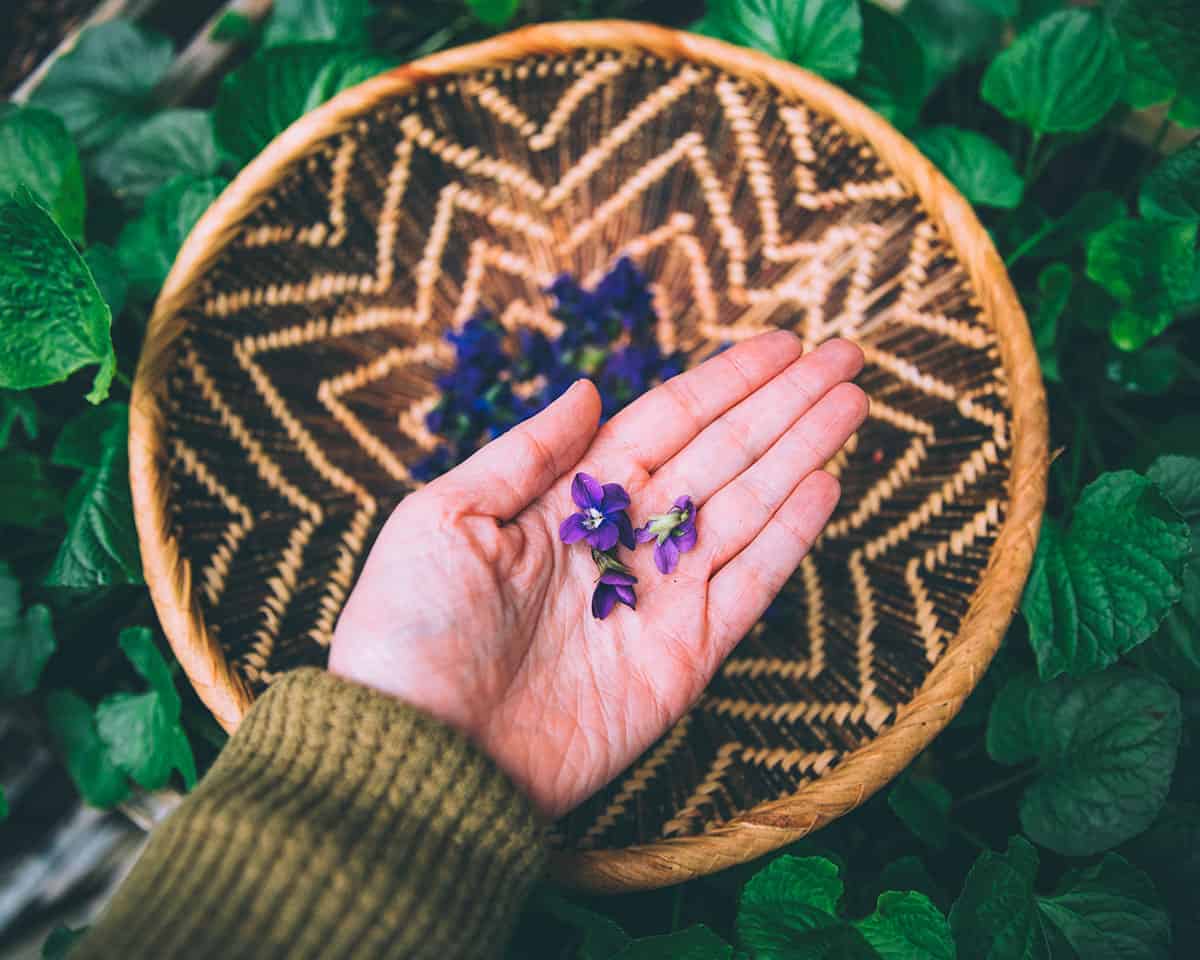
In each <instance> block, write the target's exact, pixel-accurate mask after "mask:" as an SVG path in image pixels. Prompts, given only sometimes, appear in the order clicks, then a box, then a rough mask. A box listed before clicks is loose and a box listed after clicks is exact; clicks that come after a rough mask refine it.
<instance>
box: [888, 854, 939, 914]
mask: <svg viewBox="0 0 1200 960" xmlns="http://www.w3.org/2000/svg"><path fill="white" fill-rule="evenodd" d="M879 886H880V888H881V889H883V890H914V891H916V892H917V893H923V894H925V896H927V897H928V898H929V899H930V900H931V901H933V903H935V904H941V903H944V902H947V901H948V898H947V896H946V892H945V891H944V890H943V889H942V888H941V887H940V886H939V885H938V882H937V881H936V880H934V879H933V876H932V875H931V874H930V873H929V869H928V868H927V867H926V866H925V864H924V862H923V861H922V860H921V858H920V857H914V856H911V855H910V856H907V857H900V858H899V859H898V860H893V861H892V862H891V863H889V864H886V865H885V866H884V868H883V870H881V871H880V873H879Z"/></svg>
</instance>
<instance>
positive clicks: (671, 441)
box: [594, 330, 801, 471]
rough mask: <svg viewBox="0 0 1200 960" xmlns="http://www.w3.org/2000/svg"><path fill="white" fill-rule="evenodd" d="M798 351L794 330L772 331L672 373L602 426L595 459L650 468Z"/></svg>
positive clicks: (798, 346) (799, 345)
mask: <svg viewBox="0 0 1200 960" xmlns="http://www.w3.org/2000/svg"><path fill="white" fill-rule="evenodd" d="M800 351H801V344H800V339H799V338H798V337H797V336H796V335H795V334H794V333H791V332H789V331H787V330H774V331H772V332H770V333H764V334H762V335H760V336H757V337H754V338H752V339H750V340H745V341H743V342H742V343H739V344H737V345H735V346H733V347H730V348H729V349H728V350H726V351H724V352H722V353H720V354H718V355H717V356H715V357H713V358H712V359H711V360H706V361H705V362H704V363H702V364H700V366H698V367H693V368H692V369H691V370H688V371H685V372H684V373H681V374H679V375H678V376H676V377H672V378H671V379H670V380H668V381H667V382H666V383H664V384H663V385H662V386H660V387H655V388H654V389H653V390H651V391H650V392H649V393H647V394H646V395H645V396H643V397H641V398H639V399H638V400H636V401H634V402H633V403H632V404H630V405H629V406H628V407H627V408H626V409H625V410H623V411H622V412H621V413H619V414H618V415H617V416H615V417H613V419H612V420H611V421H609V422H608V423H607V424H605V426H604V429H603V430H601V431H600V435H599V436H598V437H597V438H596V449H595V451H594V452H595V455H596V457H597V459H604V458H606V457H607V458H609V459H612V458H618V459H621V460H623V461H625V462H627V463H628V462H629V461H632V463H633V465H634V466H636V467H640V468H641V469H643V470H646V471H652V470H654V469H655V468H657V467H658V466H659V465H660V464H663V463H665V462H666V461H667V460H668V459H670V458H671V457H672V456H674V454H675V453H676V452H677V451H679V450H681V449H682V448H683V447H684V445H685V444H687V443H688V441H690V440H691V439H692V438H693V437H695V436H696V434H698V433H699V432H700V431H701V430H703V429H704V428H705V427H707V426H708V425H709V424H710V423H711V422H712V421H713V420H714V419H715V418H716V417H718V416H720V415H721V414H722V413H724V412H725V411H726V410H728V409H729V408H730V407H732V406H733V405H734V404H736V403H738V402H739V401H741V400H743V399H745V398H746V397H748V396H749V395H750V394H751V393H753V392H754V391H755V390H757V389H758V388H759V387H761V386H762V385H763V384H764V383H766V382H767V381H768V380H770V379H771V378H772V377H774V376H775V374H777V373H779V371H780V370H782V369H784V367H786V366H787V365H788V364H789V363H791V362H792V361H793V360H795V359H796V358H797V357H798V356H800Z"/></svg>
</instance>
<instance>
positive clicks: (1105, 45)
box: [982, 10, 1125, 133]
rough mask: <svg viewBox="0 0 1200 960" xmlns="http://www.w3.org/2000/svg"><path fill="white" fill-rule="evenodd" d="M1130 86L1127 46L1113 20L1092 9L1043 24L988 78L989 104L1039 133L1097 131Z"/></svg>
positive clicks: (1011, 50)
mask: <svg viewBox="0 0 1200 960" xmlns="http://www.w3.org/2000/svg"><path fill="white" fill-rule="evenodd" d="M1124 84H1125V62H1124V58H1123V56H1122V54H1121V46H1120V44H1119V43H1118V41H1117V37H1116V34H1115V33H1114V32H1113V29H1112V27H1111V26H1110V25H1109V23H1108V21H1107V20H1106V19H1105V18H1104V17H1103V16H1101V15H1100V14H1099V13H1096V12H1094V11H1088V10H1064V11H1061V12H1060V13H1054V14H1051V15H1050V16H1048V17H1045V18H1043V19H1042V20H1039V21H1038V22H1037V23H1035V24H1034V25H1033V26H1032V27H1031V28H1030V29H1029V30H1028V31H1026V32H1025V33H1022V34H1021V35H1020V36H1019V37H1017V39H1016V41H1015V42H1014V43H1013V45H1012V46H1011V47H1009V48H1008V49H1007V50H1005V51H1004V52H1003V53H1001V54H999V55H998V56H997V57H996V59H995V60H993V61H992V64H991V66H989V67H988V70H987V73H985V74H984V76H983V90H982V92H983V99H984V100H986V101H987V102H988V103H990V104H991V105H992V106H994V107H995V108H996V109H997V110H999V111H1000V112H1001V113H1003V114H1004V115H1005V116H1007V117H1009V118H1011V119H1013V120H1017V121H1019V122H1020V123H1023V124H1025V125H1026V126H1028V127H1032V128H1033V129H1034V130H1035V131H1037V132H1038V133H1056V132H1062V131H1069V130H1074V131H1081V130H1086V129H1088V128H1089V127H1092V126H1094V125H1095V124H1096V123H1098V122H1099V121H1100V119H1101V118H1102V117H1103V116H1104V115H1105V114H1106V113H1108V111H1109V108H1110V107H1112V105H1113V104H1114V103H1115V102H1116V100H1117V97H1118V96H1119V95H1120V93H1121V90H1122V88H1123V87H1124Z"/></svg>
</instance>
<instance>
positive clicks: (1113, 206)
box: [0, 0, 1200, 960]
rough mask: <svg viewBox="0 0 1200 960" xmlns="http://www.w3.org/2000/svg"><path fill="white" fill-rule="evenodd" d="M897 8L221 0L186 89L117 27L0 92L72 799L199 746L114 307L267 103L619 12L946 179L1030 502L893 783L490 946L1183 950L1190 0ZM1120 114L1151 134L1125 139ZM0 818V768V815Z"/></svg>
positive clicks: (2, 408)
mask: <svg viewBox="0 0 1200 960" xmlns="http://www.w3.org/2000/svg"><path fill="white" fill-rule="evenodd" d="M888 6H889V7H895V6H897V5H896V4H889V5H888ZM901 6H903V10H902V12H901V13H900V14H898V15H897V14H895V13H894V12H890V11H889V10H886V9H884V8H883V7H882V6H877V5H875V4H873V3H869V2H867V0H710V2H709V3H708V4H707V7H706V6H705V4H704V3H703V2H700V0H695V2H690V3H686V2H685V3H673V2H669V0H563V2H551V0H455V2H446V3H428V4H404V3H393V2H385V0H277V2H276V3H275V10H274V13H273V14H272V16H271V17H270V18H269V19H268V20H267V22H266V23H265V24H255V23H253V22H251V21H248V20H245V19H244V18H239V17H237V16H236V15H230V16H227V17H225V18H223V19H222V20H221V21H220V23H219V24H218V25H217V28H216V30H215V31H214V39H217V40H219V41H221V42H225V43H229V44H232V45H234V46H235V47H236V48H237V49H236V56H235V57H234V59H233V61H232V67H231V68H230V69H229V70H228V71H227V72H226V73H225V75H224V76H223V77H221V78H219V82H216V83H214V84H211V85H210V86H209V87H207V88H203V89H201V90H200V91H199V92H198V93H197V94H196V95H194V96H193V97H192V98H191V100H190V101H189V102H188V103H185V104H183V105H174V104H173V105H170V106H166V105H164V103H163V102H162V91H163V88H164V87H163V81H164V77H167V75H168V70H169V67H170V64H171V62H172V60H173V58H174V56H175V55H176V53H177V50H176V49H175V45H174V42H173V40H172V39H171V38H170V37H168V36H166V35H164V34H160V33H157V32H155V30H154V29H153V28H151V27H148V26H146V25H139V24H133V23H127V22H123V21H115V22H111V23H108V24H105V25H102V26H98V27H93V28H91V29H89V30H87V31H86V32H85V33H84V35H83V37H82V38H81V40H80V42H79V43H78V44H77V45H76V46H75V47H74V48H73V49H72V50H71V51H70V52H69V53H68V54H67V55H65V56H64V57H63V58H62V59H61V60H59V61H58V62H57V63H56V64H55V65H54V67H53V68H52V69H51V70H50V71H49V73H48V74H47V76H46V78H45V80H44V82H43V83H42V84H41V85H40V86H39V87H38V88H37V89H36V91H35V93H34V95H33V96H32V98H31V100H30V102H29V103H28V104H26V105H23V106H17V105H15V104H5V105H4V106H3V107H0V527H3V531H2V533H3V536H2V537H0V543H2V547H0V698H3V699H4V700H6V701H9V702H10V704H11V706H12V707H13V708H14V709H17V710H20V711H22V712H23V713H24V714H25V715H26V716H27V717H28V718H30V719H31V721H32V722H33V723H36V724H38V725H40V728H41V729H42V730H43V731H44V733H45V737H46V740H47V742H49V743H50V744H52V745H53V747H54V749H55V750H56V751H57V753H58V755H59V757H60V758H61V759H62V762H63V764H64V766H65V768H66V770H67V771H68V773H69V775H70V777H71V778H72V780H73V781H74V783H75V785H76V786H77V788H78V790H79V792H80V794H81V795H82V797H83V798H84V799H85V800H86V801H87V802H89V803H92V804H96V805H98V806H105V807H107V806H112V805H114V804H117V803H119V802H120V801H121V800H123V799H124V798H126V797H127V796H129V795H130V793H131V791H134V790H138V789H147V790H153V789H157V788H159V787H162V786H164V785H168V784H169V785H172V786H174V787H176V788H179V789H187V788H189V787H190V786H191V785H192V783H194V781H195V779H196V777H197V774H198V773H199V772H202V771H203V770H204V769H205V768H206V767H207V766H208V764H209V763H211V761H212V759H213V757H214V756H215V754H216V752H217V750H218V749H219V748H220V745H221V744H222V742H223V735H222V734H221V733H220V731H219V730H218V729H217V728H216V725H215V724H214V723H213V721H212V720H211V718H210V717H209V716H208V715H207V713H206V712H205V711H204V710H203V709H202V708H201V707H200V705H199V704H198V702H197V701H196V698H195V696H194V694H193V693H192V691H191V690H190V688H189V687H188V685H187V684H186V682H185V681H184V679H183V677H182V674H181V671H180V670H179V667H178V665H177V664H176V662H175V661H174V660H173V658H172V657H171V656H170V654H169V652H168V651H167V648H166V646H165V644H164V643H163V641H162V637H161V635H160V633H159V631H158V628H157V625H156V621H155V618H154V613H153V608H152V606H151V604H150V603H149V599H148V596H147V593H146V589H145V586H144V584H143V582H142V575H141V560H140V557H139V554H138V545H137V538H136V533H135V531H134V527H133V516H132V507H131V502H130V494H129V488H128V476H127V474H128V464H127V460H126V453H125V446H126V439H127V432H128V426H127V422H128V400H129V387H130V379H131V376H132V373H133V369H134V365H135V363H136V358H137V355H138V351H139V348H140V344H141V338H142V334H143V331H144V328H145V323H146V319H147V316H148V313H149V310H150V307H151V305H152V303H153V300H154V298H155V296H156V295H157V292H158V290H159V288H160V287H161V285H162V283H163V281H164V279H165V277H166V275H167V273H168V271H169V270H170V267H171V264H172V262H173V259H174V257H175V254H176V252H177V251H178V249H179V247H180V245H181V244H182V243H183V240H184V239H185V237H186V236H187V234H188V232H189V231H190V229H191V228H192V226H193V225H194V224H195V223H196V221H197V220H198V218H199V217H200V216H201V215H202V214H203V212H204V211H205V209H207V208H208V206H209V205H210V204H211V203H212V202H213V201H214V200H215V198H216V197H217V196H218V195H219V194H220V192H221V191H222V190H223V189H224V187H225V185H226V184H227V183H228V182H229V180H230V178H231V177H233V176H234V175H235V174H236V173H237V172H238V170H239V169H240V168H241V167H242V166H243V165H245V164H246V163H248V162H249V161H251V160H252V159H253V158H254V157H255V156H256V155H257V154H258V152H259V151H260V150H261V149H262V148H263V146H265V145H266V144H267V143H268V142H269V141H270V140H271V139H272V138H273V137H274V136H276V135H277V134H279V133H280V132H281V131H282V130H283V129H284V128H285V127H286V126H287V125H288V124H289V123H291V122H292V121H293V120H295V119H296V118H297V117H299V116H300V115H302V114H303V113H305V112H306V111H308V110H311V109H312V108H313V107H315V106H317V105H318V104H320V103H321V102H323V101H324V100H326V99H328V98H329V97H331V96H333V95H334V94H335V93H337V92H338V91H339V90H342V89H344V88H346V87H347V86H350V85H353V84H355V83H357V82H359V81H360V80H362V79H365V78H366V77H368V76H370V75H372V74H374V73H376V72H378V71H380V70H384V69H387V68H388V67H390V66H392V65H395V64H398V63H403V62H406V61H408V60H411V59H414V58H415V57H418V56H421V55H424V54H427V53H429V52H432V51H434V50H437V49H441V48H444V47H447V46H450V45H454V44H457V43H462V42H469V41H472V40H477V39H480V38H483V37H486V36H488V35H490V34H492V33H494V32H496V31H498V30H500V29H504V28H507V27H508V26H513V25H518V24H521V23H527V22H533V21H538V20H546V19H568V18H578V17H593V16H626V17H634V18H640V19H650V20H657V21H660V22H664V23H668V24H670V25H673V26H677V27H681V28H685V29H691V30H695V31H698V32H701V33H704V34H708V35H711V36H715V37H718V38H721V39H724V40H727V41H729V42H732V43H737V44H743V45H746V46H750V47H754V48H756V49H759V50H762V51H765V52H766V53H768V54H771V55H773V56H776V57H781V58H783V59H786V60H790V61H792V62H794V63H797V64H799V65H801V66H803V67H806V68H808V69H810V70H812V71H814V72H816V73H818V74H821V75H822V76H824V77H825V78H827V79H828V80H830V81H833V82H835V83H838V84H841V85H842V86H844V87H845V88H846V89H847V90H848V91H850V92H851V93H853V94H854V95H856V96H858V97H860V98H862V99H864V100H865V101H867V102H868V103H869V104H870V105H871V106H873V107H874V108H875V109H876V110H877V111H878V112H879V113H880V114H882V115H883V116H884V117H886V118H887V119H888V120H890V121H891V122H892V123H893V124H894V125H896V126H897V127H899V128H900V129H901V130H902V131H903V132H905V133H906V134H907V135H908V136H909V137H910V138H911V139H912V140H913V142H914V143H916V144H917V146H918V147H919V148H920V149H921V150H923V151H924V152H925V154H926V155H927V156H928V157H929V159H930V160H931V161H932V163H933V164H935V165H936V166H937V167H939V168H940V169H941V170H942V172H943V173H944V174H945V175H946V176H947V177H948V178H949V179H950V180H951V181H952V182H953V183H954V184H955V185H956V186H957V187H958V188H959V189H960V190H961V191H962V193H963V194H964V195H965V196H966V197H967V199H968V200H969V201H970V202H971V203H972V204H973V205H974V206H975V208H976V211H977V213H978V215H979V216H980V218H981V220H982V221H983V223H984V224H985V226H986V227H987V228H988V230H989V231H990V232H991V235H992V237H993V238H994V240H995V243H996V247H997V249H998V250H999V252H1000V255H1001V256H1002V258H1003V259H1004V261H1005V263H1006V265H1007V267H1008V269H1009V272H1010V275H1011V277H1012V280H1013V282H1014V284H1015V286H1016V288H1017V290H1018V292H1019V294H1020V296H1021V299H1022V302H1023V304H1024V306H1025V309H1026V313H1027V315H1028V317H1029V321H1030V327H1031V333H1032V336H1033V339H1034V343H1035V345H1036V347H1037V352H1038V356H1039V358H1040V361H1041V364H1042V370H1043V374H1044V377H1045V380H1046V383H1047V389H1048V392H1049V397H1050V413H1051V431H1052V449H1053V451H1054V459H1053V463H1052V465H1051V469H1050V502H1049V509H1048V511H1047V517H1046V520H1045V525H1044V529H1043V535H1042V538H1041V541H1040V545H1039V547H1038V552H1037V557H1036V560H1035V563H1034V569H1033V572H1032V574H1031V577H1030V580H1029V584H1028V586H1027V588H1026V591H1025V595H1024V599H1023V601H1022V603H1021V610H1020V615H1019V616H1017V618H1016V619H1015V620H1014V623H1013V626H1012V628H1011V630H1010V631H1009V634H1008V636H1007V638H1006V640H1005V643H1004V645H1003V647H1002V649H1001V652H1000V654H999V655H998V657H997V658H996V661H995V662H994V664H993V666H992V668H991V670H990V671H989V672H988V674H987V675H986V676H985V677H984V678H983V679H982V681H981V683H980V685H979V688H978V690H977V691H976V693H975V694H974V695H973V696H972V697H971V698H970V700H969V701H968V702H967V704H966V705H965V707H964V708H963V710H962V711H961V713H960V714H959V715H958V717H957V718H956V719H955V720H954V721H953V723H952V724H951V725H950V727H949V728H948V729H947V730H946V731H945V732H944V733H943V734H942V735H941V736H940V737H939V738H938V739H937V741H936V742H935V743H934V744H933V746H932V747H931V748H930V749H929V750H927V751H926V752H925V753H924V754H923V755H922V756H920V757H919V758H918V759H917V760H916V761H915V762H914V763H913V764H912V765H911V767H910V768H909V769H908V770H907V771H905V772H904V774H903V775H902V776H901V777H900V778H898V779H897V780H896V781H895V782H894V783H893V784H892V785H891V786H890V787H889V788H887V789H885V790H883V791H881V793H880V794H879V795H877V796H875V797H873V798H870V799H869V800H868V801H867V802H866V803H865V804H864V805H863V806H862V807H861V808H860V809H858V810H856V811H854V812H852V813H850V814H849V815H847V816H845V817H843V818H841V819H840V820H838V821H837V822H835V823H834V824H833V825H832V826H830V827H828V828H826V829H825V830H823V831H821V832H820V833H818V834H816V835H815V836H812V837H810V838H807V839H805V840H803V841H801V842H799V843H797V844H794V845H793V846H792V847H790V848H788V849H787V850H783V851H780V852H779V853H777V854H775V855H773V856H770V857H767V858H764V859H763V860H762V861H758V862H755V863H752V864H747V865H745V866H743V867H737V868H734V869H730V870H726V871H724V872H722V873H719V874H716V875H713V876H710V877H705V878H702V879H698V880H694V881H691V882H689V883H686V884H683V885H680V886H677V887H675V888H672V889H669V890H660V891H653V892H648V893H638V894H629V895H625V896H619V897H610V898H588V897H580V896H577V895H572V894H568V893H566V892H564V891H562V890H559V889H556V888H555V887H553V886H552V885H549V884H547V885H545V886H543V887H541V888H540V889H539V890H538V891H537V893H536V895H535V896H534V898H533V899H532V901H531V902H530V904H529V906H528V908H527V910H526V912H525V914H524V916H523V917H522V919H521V922H520V924H519V926H518V930H517V934H516V938H515V940H514V942H513V944H512V946H511V949H510V955H511V956H513V957H525V956H529V957H547V956H554V957H580V958H590V960H607V958H615V957H621V958H627V960H628V958H658V957H685V958H695V960H710V958H718V957H720V958H731V957H735V956H736V957H739V958H780V960H785V958H786V960H792V958H795V960H801V958H816V957H837V958H844V957H849V958H856V957H863V958H881V957H882V958H889V960H890V958H952V957H961V958H970V960H974V958H994V960H1010V958H1011V960H1018V958H1020V960H1025V958H1060V957H1061V958H1081V960H1084V958H1086V960H1094V958H1100V960H1104V958H1110V957H1111V958H1122V960H1141V958H1147V960H1152V958H1162V957H1168V956H1179V957H1191V956H1196V955H1198V953H1197V950H1198V948H1200V736H1198V732H1200V540H1198V539H1197V538H1198V537H1200V403H1198V401H1200V362H1198V360H1200V344H1198V337H1197V332H1198V329H1200V316H1198V315H1200V259H1198V257H1197V229H1198V226H1200V140H1198V139H1196V138H1195V136H1194V134H1189V135H1188V138H1189V139H1190V142H1187V143H1186V144H1185V145H1184V146H1182V147H1180V148H1178V149H1176V150H1174V151H1173V152H1171V153H1170V155H1167V156H1162V155H1161V152H1160V147H1161V146H1162V144H1163V143H1164V142H1166V137H1167V134H1168V132H1169V129H1170V128H1169V126H1168V122H1169V121H1171V122H1175V123H1178V124H1180V125H1184V126H1189V125H1190V126H1193V127H1194V126H1196V125H1200V17H1197V16H1196V15H1195V13H1196V9H1195V3H1194V0H1107V2H1104V3H1097V4H1091V5H1085V6H1086V8H1083V7H1081V6H1078V5H1075V4H1070V3H1067V2H1065V0H909V2H908V3H907V4H903V5H901ZM1145 108H1153V109H1154V110H1155V111H1156V112H1155V113H1153V114H1152V115H1151V116H1152V118H1153V120H1154V122H1155V123H1157V127H1156V132H1155V133H1154V134H1152V137H1151V140H1152V142H1151V143H1149V144H1148V145H1147V144H1146V143H1140V142H1137V141H1134V140H1131V139H1129V138H1127V137H1126V136H1125V134H1124V133H1123V132H1122V131H1123V129H1124V128H1125V125H1126V123H1127V121H1128V120H1129V118H1130V115H1131V113H1132V112H1133V111H1134V110H1143V109H1145ZM10 808H11V809H10ZM22 815H23V814H22V809H21V803H20V802H18V800H14V799H13V798H8V799H5V798H4V797H3V795H0V818H4V817H7V818H8V822H7V823H5V824H0V829H19V828H20V823H21V818H22ZM72 935H73V934H72V932H70V931H65V930H64V931H60V932H59V933H58V934H56V936H55V937H54V938H52V941H53V942H52V943H49V944H48V945H47V950H48V955H53V956H61V955H63V954H64V953H65V951H66V950H68V949H69V945H70V941H71V939H72Z"/></svg>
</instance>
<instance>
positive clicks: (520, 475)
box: [427, 380, 600, 520]
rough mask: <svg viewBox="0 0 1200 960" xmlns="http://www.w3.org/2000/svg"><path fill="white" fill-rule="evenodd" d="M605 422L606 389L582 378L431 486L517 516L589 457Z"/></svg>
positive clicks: (463, 502) (475, 508)
mask: <svg viewBox="0 0 1200 960" xmlns="http://www.w3.org/2000/svg"><path fill="white" fill-rule="evenodd" d="M599 423H600V394H599V393H598V392H597V391H596V388H595V386H594V385H593V384H592V383H591V382H590V381H588V380H578V381H576V382H575V383H574V384H572V385H571V388H570V389H569V390H567V392H566V393H564V394H563V395H562V396H561V397H559V398H558V399H557V400H555V401H554V403H552V404H550V406H548V407H547V408H546V409H545V410H543V411H542V412H541V413H539V414H537V416H534V417H531V418H530V419H528V420H526V421H525V422H524V423H522V424H520V425H518V426H516V427H513V429H511V430H510V431H508V433H506V434H504V435H503V436H502V437H498V438H497V439H495V440H493V441H492V442H491V443H489V444H488V445H487V446H486V447H484V448H483V449H482V450H479V451H478V452H477V453H475V454H474V455H473V456H472V457H470V458H469V459H468V460H466V461H464V462H463V463H462V464H460V465H459V466H457V467H455V468H454V469H453V470H451V471H450V472H449V473H447V474H445V475H444V476H442V477H440V478H438V479H437V480H435V481H434V482H433V483H432V484H430V487H429V488H432V489H436V490H437V491H438V492H439V493H443V494H447V495H449V496H452V497H454V498H455V503H456V505H458V506H460V507H462V508H463V509H464V510H467V511H469V512H476V513H483V514H486V515H488V516H493V517H496V518H498V519H500V520H508V519H511V518H512V517H515V516H516V515H517V514H518V513H520V512H521V511H522V510H523V509H524V508H525V507H526V506H528V505H529V504H530V503H531V502H532V501H533V500H535V499H537V498H538V497H540V496H541V495H542V494H543V493H545V492H546V491H547V490H548V489H550V486H551V485H552V484H553V483H554V481H555V480H557V479H558V478H559V477H561V476H562V475H563V474H564V473H566V472H567V471H568V470H570V469H571V468H572V467H574V466H575V465H576V464H577V463H578V462H579V459H580V458H581V457H582V456H583V454H584V452H585V451H586V450H587V448H588V446H589V445H590V444H591V442H592V438H593V437H594V436H595V435H596V428H597V426H598V425H599ZM429 488H427V489H429Z"/></svg>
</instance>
